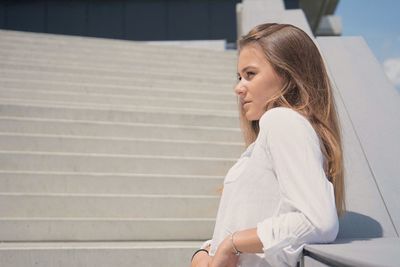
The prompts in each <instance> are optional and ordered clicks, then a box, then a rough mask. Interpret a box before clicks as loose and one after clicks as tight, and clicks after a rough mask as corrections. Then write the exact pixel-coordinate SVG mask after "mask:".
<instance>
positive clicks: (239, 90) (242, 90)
mask: <svg viewBox="0 0 400 267" xmlns="http://www.w3.org/2000/svg"><path fill="white" fill-rule="evenodd" d="M245 91H246V88H245V87H244V86H243V84H242V82H241V81H239V82H238V84H237V85H236V86H235V94H237V95H242V94H244V93H245Z"/></svg>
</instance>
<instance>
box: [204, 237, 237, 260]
mask: <svg viewBox="0 0 400 267" xmlns="http://www.w3.org/2000/svg"><path fill="white" fill-rule="evenodd" d="M238 260H239V256H236V255H235V254H234V252H233V250H232V244H231V240H230V239H229V237H228V238H225V239H224V241H222V243H221V244H220V245H219V246H218V249H217V252H216V253H215V255H214V257H212V260H211V264H210V265H209V266H210V267H236V265H237V262H238Z"/></svg>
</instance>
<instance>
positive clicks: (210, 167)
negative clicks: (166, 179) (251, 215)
mask: <svg viewBox="0 0 400 267" xmlns="http://www.w3.org/2000/svg"><path fill="white" fill-rule="evenodd" d="M235 162H236V159H229V158H212V157H207V158H205V157H173V156H144V155H121V154H117V155H110V154H95V153H91V154H85V153H59V152H58V153H56V152H40V151H37V152H27V151H0V170H3V171H18V170H20V171H41V172H43V171H45V172H53V171H55V172H96V173H144V174H181V175H213V176H214V175H217V176H221V175H225V174H226V172H227V171H228V169H229V168H230V167H231V166H232V165H233V164H234V163H235Z"/></svg>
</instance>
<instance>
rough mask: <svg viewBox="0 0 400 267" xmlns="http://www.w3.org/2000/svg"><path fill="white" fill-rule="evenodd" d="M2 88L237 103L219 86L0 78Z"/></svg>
mask: <svg viewBox="0 0 400 267" xmlns="http://www.w3.org/2000/svg"><path fill="white" fill-rule="evenodd" d="M0 88H2V89H10V90H11V89H19V90H30V91H52V92H54V93H57V92H60V93H64V92H68V93H71V94H73V93H76V94H83V93H86V94H91V95H100V96H110V97H112V96H114V97H128V98H130V97H152V98H153V99H158V98H176V99H188V100H192V101H195V100H197V101H199V102H207V101H210V102H224V103H228V102H229V103H236V102H237V101H236V96H235V95H234V92H233V90H231V91H230V92H226V91H223V92H222V91H221V90H220V89H219V88H218V87H217V86H215V85H214V86H210V87H208V88H203V89H201V90H199V89H197V90H196V88H194V89H193V88H181V89H178V88H164V87H161V86H160V87H152V86H136V85H131V86H123V85H119V86H114V85H108V86H107V85H102V84H99V83H87V84H81V83H76V82H70V81H66V82H62V81H61V82H55V81H47V80H34V79H30V80H28V79H26V78H24V79H6V78H4V77H0Z"/></svg>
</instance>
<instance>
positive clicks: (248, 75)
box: [246, 71, 255, 78]
mask: <svg viewBox="0 0 400 267" xmlns="http://www.w3.org/2000/svg"><path fill="white" fill-rule="evenodd" d="M246 74H247V77H249V78H251V77H253V76H254V75H255V73H254V72H252V71H249V72H247V73H246Z"/></svg>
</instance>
